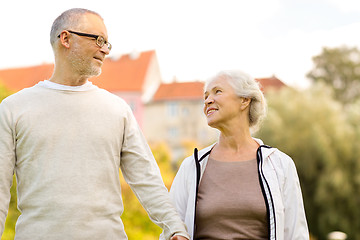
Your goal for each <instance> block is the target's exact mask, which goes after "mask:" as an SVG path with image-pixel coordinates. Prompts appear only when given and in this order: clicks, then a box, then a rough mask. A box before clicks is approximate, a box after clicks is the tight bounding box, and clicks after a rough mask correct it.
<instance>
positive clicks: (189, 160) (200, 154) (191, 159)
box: [181, 144, 214, 166]
mask: <svg viewBox="0 0 360 240" xmlns="http://www.w3.org/2000/svg"><path fill="white" fill-rule="evenodd" d="M213 146H214V144H212V145H210V146H207V147H205V148H202V149H200V150H198V149H194V153H193V154H192V155H190V156H188V157H186V158H185V159H184V161H183V162H182V164H181V165H184V166H193V165H195V154H196V153H197V158H198V160H200V159H203V158H205V157H206V156H208V153H209V151H210V150H211V149H212V147H213Z"/></svg>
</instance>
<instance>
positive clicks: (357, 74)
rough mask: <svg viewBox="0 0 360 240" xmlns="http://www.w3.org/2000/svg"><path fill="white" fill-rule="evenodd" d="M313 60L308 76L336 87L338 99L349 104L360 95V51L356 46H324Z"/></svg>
mask: <svg viewBox="0 0 360 240" xmlns="http://www.w3.org/2000/svg"><path fill="white" fill-rule="evenodd" d="M313 62H314V68H313V69H312V70H311V71H310V72H309V73H308V74H307V77H308V78H310V79H311V80H312V81H313V82H323V83H326V84H327V85H330V86H331V87H332V88H334V91H335V97H336V99H337V100H339V101H340V102H342V103H345V104H347V103H351V102H352V101H354V99H357V98H359V97H360V51H359V50H358V49H357V48H356V47H353V48H348V47H345V46H344V47H339V48H326V47H324V48H323V50H322V53H321V54H320V55H318V56H315V57H313Z"/></svg>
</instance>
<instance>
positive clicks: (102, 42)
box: [96, 36, 105, 47]
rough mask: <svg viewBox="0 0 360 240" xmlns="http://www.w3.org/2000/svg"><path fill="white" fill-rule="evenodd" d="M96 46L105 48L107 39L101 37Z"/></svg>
mask: <svg viewBox="0 0 360 240" xmlns="http://www.w3.org/2000/svg"><path fill="white" fill-rule="evenodd" d="M96 44H97V45H98V46H99V47H103V46H104V44H105V39H104V38H103V37H102V36H99V37H98V38H97V39H96Z"/></svg>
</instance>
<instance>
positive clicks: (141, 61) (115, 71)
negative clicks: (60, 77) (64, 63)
mask: <svg viewBox="0 0 360 240" xmlns="http://www.w3.org/2000/svg"><path fill="white" fill-rule="evenodd" d="M154 56H155V51H154V50H151V51H147V52H141V53H139V56H137V57H132V55H131V54H126V55H123V56H121V57H120V58H119V59H118V60H113V59H110V58H108V59H105V61H104V65H103V67H102V73H101V75H100V76H98V77H95V78H91V79H90V80H91V81H92V82H93V83H94V84H95V85H97V86H99V87H101V88H104V89H106V90H108V91H142V87H143V84H144V81H145V76H146V73H147V70H148V68H149V64H150V63H151V61H152V59H153V57H154ZM53 68H54V64H43V65H39V66H32V67H24V68H13V69H4V70H0V81H1V82H2V83H3V84H4V85H5V86H6V87H7V88H8V89H9V90H11V91H19V90H21V89H23V88H26V87H31V86H33V85H35V84H36V83H38V82H39V81H42V80H45V79H49V78H50V77H51V75H52V72H53Z"/></svg>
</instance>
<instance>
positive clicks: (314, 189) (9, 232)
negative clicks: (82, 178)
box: [0, 47, 360, 240]
mask: <svg viewBox="0 0 360 240" xmlns="http://www.w3.org/2000/svg"><path fill="white" fill-rule="evenodd" d="M313 62H314V68H313V69H312V70H311V71H310V72H309V73H308V75H307V76H308V78H309V79H311V80H312V84H311V86H310V87H308V88H306V89H303V90H299V89H293V88H291V87H288V88H283V89H282V90H280V91H269V92H267V93H266V98H267V101H268V116H267V118H266V120H265V122H264V124H263V126H262V128H261V130H260V131H259V132H258V133H256V135H255V137H259V138H261V139H263V141H264V142H265V143H266V144H268V145H271V146H273V147H277V148H279V149H280V150H282V151H283V152H285V153H287V154H288V155H289V156H291V157H292V158H293V160H294V161H295V164H296V166H297V170H298V174H299V178H300V183H301V187H302V191H303V198H304V204H305V210H306V214H307V219H308V224H309V229H310V232H311V234H312V239H317V240H322V239H326V236H327V234H328V233H329V232H331V231H343V232H345V233H347V234H348V239H360V207H359V206H360V197H359V196H360V157H359V155H360V148H359V146H360V125H359V122H360V53H359V51H358V49H356V48H348V47H339V48H333V49H331V48H324V49H323V52H322V53H321V54H320V55H318V56H315V57H314V58H313ZM9 94H10V92H9V91H7V90H6V89H5V88H4V87H3V86H1V85H0V100H1V99H2V98H4V97H5V96H7V95H9ZM183 144H184V146H187V148H188V149H189V151H188V152H187V153H186V154H187V155H186V156H189V155H191V154H192V149H193V148H194V147H195V146H197V144H196V143H195V142H191V141H189V142H184V143H183ZM197 147H199V146H197ZM151 148H152V151H153V154H154V156H155V159H156V160H157V162H158V164H159V167H160V170H161V174H162V178H163V180H164V182H165V185H166V186H167V187H168V188H170V186H171V183H172V180H173V178H174V176H175V174H176V171H177V169H178V167H179V164H180V163H181V161H182V160H183V159H178V160H179V161H177V162H172V161H171V152H170V150H169V148H168V146H167V145H166V143H159V144H156V145H152V146H151ZM186 156H184V157H186ZM121 181H122V192H123V201H124V206H125V210H124V213H123V215H122V219H123V222H124V225H125V230H126V232H127V234H128V237H129V239H145V240H147V239H149V240H150V239H157V238H158V236H159V234H160V233H161V229H160V228H159V227H158V226H156V225H155V224H153V223H152V222H151V221H150V220H149V217H148V216H147V213H146V212H145V210H144V209H143V208H142V207H141V205H140V203H139V202H138V201H137V199H136V197H135V195H134V194H133V193H132V191H131V189H130V188H129V186H128V185H127V184H126V183H125V181H124V180H123V179H121ZM11 195H12V199H11V202H10V207H9V213H8V217H7V220H6V227H5V232H4V234H3V236H2V238H1V240H12V239H14V225H15V222H16V219H17V217H18V216H19V212H18V210H17V208H16V183H15V181H14V184H13V186H12V188H11Z"/></svg>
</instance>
